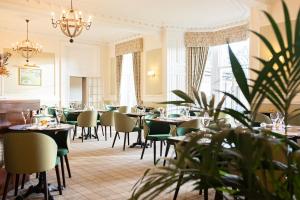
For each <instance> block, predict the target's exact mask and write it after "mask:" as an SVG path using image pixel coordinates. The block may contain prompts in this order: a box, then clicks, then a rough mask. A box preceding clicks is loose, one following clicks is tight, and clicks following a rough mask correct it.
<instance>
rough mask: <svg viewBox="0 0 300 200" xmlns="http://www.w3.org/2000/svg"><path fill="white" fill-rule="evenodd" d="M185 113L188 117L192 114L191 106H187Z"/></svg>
mask: <svg viewBox="0 0 300 200" xmlns="http://www.w3.org/2000/svg"><path fill="white" fill-rule="evenodd" d="M185 115H186V117H189V116H190V108H189V107H186V108H185Z"/></svg>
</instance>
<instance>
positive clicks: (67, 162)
mask: <svg viewBox="0 0 300 200" xmlns="http://www.w3.org/2000/svg"><path fill="white" fill-rule="evenodd" d="M65 161H66V166H67V170H68V175H69V178H71V177H72V175H71V168H70V165H69V159H68V156H67V155H65Z"/></svg>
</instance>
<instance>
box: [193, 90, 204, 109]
mask: <svg viewBox="0 0 300 200" xmlns="http://www.w3.org/2000/svg"><path fill="white" fill-rule="evenodd" d="M192 90H193V94H194V97H195V99H196V101H197V103H198V105H199V106H200V108H203V106H202V103H201V100H200V97H199V92H198V91H197V89H196V88H192Z"/></svg>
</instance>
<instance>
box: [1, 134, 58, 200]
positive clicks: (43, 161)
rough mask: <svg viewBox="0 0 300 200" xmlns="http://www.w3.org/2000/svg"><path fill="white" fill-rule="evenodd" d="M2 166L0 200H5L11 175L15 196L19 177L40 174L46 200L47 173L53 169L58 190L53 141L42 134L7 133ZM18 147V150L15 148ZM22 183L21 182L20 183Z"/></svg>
mask: <svg viewBox="0 0 300 200" xmlns="http://www.w3.org/2000/svg"><path fill="white" fill-rule="evenodd" d="M3 145H4V164H5V169H6V171H7V176H6V180H5V186H4V191H3V196H2V200H5V199H6V196H7V190H8V185H9V182H10V179H11V177H12V175H14V174H15V175H16V181H15V196H16V195H17V194H18V185H19V176H20V175H22V174H23V177H24V175H25V174H32V173H40V176H42V179H43V183H42V184H43V189H44V197H45V199H46V200H48V196H49V190H48V183H47V171H49V170H51V169H53V168H55V171H56V176H57V182H58V189H59V192H60V194H61V193H62V192H61V184H60V177H59V169H58V163H59V160H58V159H57V156H56V154H57V145H56V143H55V141H54V140H53V139H52V138H51V137H49V136H47V135H45V134H42V133H13V132H11V133H7V134H5V136H4V141H3ZM16 147H18V148H16ZM22 182H23V181H22Z"/></svg>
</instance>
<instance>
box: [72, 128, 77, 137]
mask: <svg viewBox="0 0 300 200" xmlns="http://www.w3.org/2000/svg"><path fill="white" fill-rule="evenodd" d="M76 135H77V125H75V129H74V134H73V140H75V137H76Z"/></svg>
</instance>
